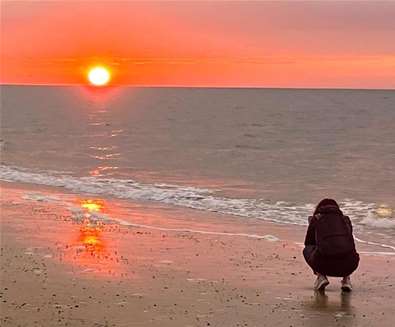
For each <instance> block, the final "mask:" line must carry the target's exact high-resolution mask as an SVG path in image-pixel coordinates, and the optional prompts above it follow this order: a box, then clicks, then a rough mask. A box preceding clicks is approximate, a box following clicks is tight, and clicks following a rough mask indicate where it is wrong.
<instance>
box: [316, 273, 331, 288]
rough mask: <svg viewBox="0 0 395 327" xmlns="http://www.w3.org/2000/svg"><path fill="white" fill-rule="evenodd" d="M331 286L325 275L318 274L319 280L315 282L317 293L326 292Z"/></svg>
mask: <svg viewBox="0 0 395 327" xmlns="http://www.w3.org/2000/svg"><path fill="white" fill-rule="evenodd" d="M328 285H329V280H328V278H327V277H326V276H325V275H321V274H320V273H317V279H316V280H315V282H314V290H315V291H324V290H325V287H327V286H328Z"/></svg>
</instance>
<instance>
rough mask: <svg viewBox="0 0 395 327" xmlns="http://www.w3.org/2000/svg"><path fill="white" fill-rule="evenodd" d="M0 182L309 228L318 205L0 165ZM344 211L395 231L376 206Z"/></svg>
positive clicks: (348, 206)
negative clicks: (229, 195) (59, 188)
mask: <svg viewBox="0 0 395 327" xmlns="http://www.w3.org/2000/svg"><path fill="white" fill-rule="evenodd" d="M0 180H3V181H7V182H21V183H30V184H37V185H45V186H55V187H62V188H65V189H67V190H69V191H72V192H75V193H83V194H94V195H102V196H110V197H115V198H119V199H130V200H136V201H155V202H161V203H165V204H170V205H176V206H181V207H186V208H192V209H198V210H204V211H211V212H218V213H221V214H228V215H235V216H239V217H246V218H255V219H262V220H265V221H270V222H276V223H286V224H297V225H307V217H308V216H309V215H311V213H312V211H313V209H314V204H310V203H307V204H292V203H288V202H284V201H277V202H270V201H267V200H265V199H238V198H229V197H222V196H219V195H217V194H218V193H217V190H212V189H208V188H207V189H206V188H197V187H184V186H179V185H171V184H163V183H157V184H144V183H140V182H137V181H135V180H131V179H115V178H98V177H75V176H72V175H67V174H64V173H61V172H54V171H51V172H39V171H32V170H27V169H23V168H18V167H11V166H5V165H2V166H0ZM340 204H341V207H342V210H343V211H344V212H345V213H346V214H348V215H350V216H351V217H352V219H353V221H354V223H355V224H356V225H358V226H360V227H364V226H370V227H374V228H387V229H388V228H391V229H393V228H395V221H394V220H393V217H392V214H393V213H392V211H391V212H390V214H391V215H390V216H388V217H385V218H383V217H381V216H380V215H378V213H380V211H377V210H378V208H379V206H378V205H377V204H375V203H365V202H362V201H356V200H352V199H345V200H343V201H342V202H341V203H340Z"/></svg>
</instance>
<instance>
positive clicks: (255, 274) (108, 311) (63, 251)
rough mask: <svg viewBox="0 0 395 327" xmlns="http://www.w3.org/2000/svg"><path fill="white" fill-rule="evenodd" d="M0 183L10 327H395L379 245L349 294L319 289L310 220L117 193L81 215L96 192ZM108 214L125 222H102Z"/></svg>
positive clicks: (389, 262)
mask: <svg viewBox="0 0 395 327" xmlns="http://www.w3.org/2000/svg"><path fill="white" fill-rule="evenodd" d="M1 188H2V196H1V205H2V210H1V219H2V230H1V244H2V253H1V261H2V265H1V266H2V268H1V284H2V290H1V294H0V295H1V300H2V302H1V316H2V318H1V321H2V325H3V324H4V326H18V325H20V326H271V325H273V324H276V325H278V326H290V325H292V326H316V325H318V324H322V325H323V326H325V325H331V326H372V325H379V326H391V325H392V324H391V319H390V315H391V313H392V306H391V303H392V302H393V300H392V299H393V294H392V293H393V292H392V291H393V287H394V285H395V277H393V273H392V272H393V271H394V268H395V261H394V260H393V257H392V256H383V255H372V253H373V252H379V251H378V249H377V247H374V246H371V245H366V244H360V243H359V244H357V246H358V250H359V252H360V253H361V263H360V267H359V269H358V270H357V271H356V273H355V276H354V275H353V279H352V280H353V284H354V289H355V291H354V292H352V294H350V295H349V296H344V295H343V296H342V295H341V293H340V280H337V279H335V278H330V282H331V284H330V285H329V286H328V289H327V291H326V296H316V295H315V294H314V292H313V291H312V284H313V282H314V276H313V275H312V273H311V272H310V270H309V268H308V266H307V265H306V264H305V262H304V259H303V257H302V254H301V250H302V247H301V245H300V243H301V242H303V239H304V233H305V227H303V226H289V225H288V226H283V225H278V224H273V223H268V222H262V221H257V220H254V219H252V220H241V219H238V218H237V217H229V216H226V215H220V214H216V213H209V212H202V211H197V210H193V209H186V208H178V207H171V206H166V205H163V204H157V203H151V204H150V203H137V202H132V201H123V200H114V199H100V201H102V202H100V203H101V204H100V205H102V208H101V212H100V213H97V212H96V213H94V212H89V210H88V211H86V210H85V209H81V210H80V211H78V212H77V211H76V210H77V209H73V210H75V211H74V213H73V212H72V211H71V210H70V208H71V207H67V206H65V203H66V202H65V201H64V199H65V198H67V201H68V202H67V203H72V204H73V205H75V206H76V207H77V206H81V204H82V203H83V202H82V201H85V200H86V199H88V198H89V196H86V195H83V196H82V195H76V194H72V193H69V192H67V193H63V192H62V191H63V190H61V189H56V188H46V187H41V186H40V187H36V186H31V185H18V184H14V183H12V184H11V183H3V182H2V183H1ZM32 192H33V193H36V194H45V195H47V196H48V197H47V198H45V197H41V198H40V197H38V196H36V198H34V197H33V196H30V199H29V198H28V197H26V194H31V193H32ZM23 196H25V198H23ZM51 197H52V199H59V198H62V199H63V200H62V201H58V200H54V201H47V199H51ZM73 214H74V216H73ZM99 214H101V215H102V218H103V219H104V218H106V217H117V219H118V223H116V221H107V223H106V224H102V223H101V222H99V223H96V222H95V223H93V222H94V219H93V218H95V217H98V215H99ZM86 215H90V216H89V219H90V221H89V222H87V221H84V217H85V218H86ZM95 215H96V216H95ZM77 216H78V217H82V219H80V220H77V219H76V217H77ZM118 217H119V218H118ZM219 217H220V219H219ZM122 221H124V222H126V223H127V224H122V223H120V222H122ZM153 227H154V228H153ZM254 235H255V236H254ZM364 252H368V254H365V253H364ZM376 267H380V271H379V270H378V269H377V268H376Z"/></svg>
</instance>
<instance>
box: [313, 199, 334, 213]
mask: <svg viewBox="0 0 395 327" xmlns="http://www.w3.org/2000/svg"><path fill="white" fill-rule="evenodd" d="M326 206H332V207H337V208H339V205H338V204H337V202H336V201H335V200H333V199H323V200H321V201H320V202H319V203H318V204H317V206H316V207H315V210H314V214H313V216H314V215H316V214H317V213H318V210H319V209H320V208H321V207H326ZM339 209H340V208H339Z"/></svg>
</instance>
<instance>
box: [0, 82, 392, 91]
mask: <svg viewBox="0 0 395 327" xmlns="http://www.w3.org/2000/svg"><path fill="white" fill-rule="evenodd" d="M2 86H46V87H73V86H74V87H75V86H81V87H90V88H95V89H96V88H97V89H107V88H114V87H129V88H131V87H135V88H190V89H191V88H197V89H280V90H281V89H284V90H366V91H395V88H391V87H388V88H380V87H377V88H372V87H346V86H339V87H337V86H270V85H268V86H258V85H251V86H243V85H228V86H226V85H224V86H216V85H213V86H210V85H203V84H202V85H180V84H169V85H163V84H162V85H156V84H152V85H145V84H112V85H107V86H99V87H96V86H92V85H89V84H85V83H51V84H49V83H0V87H2Z"/></svg>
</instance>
